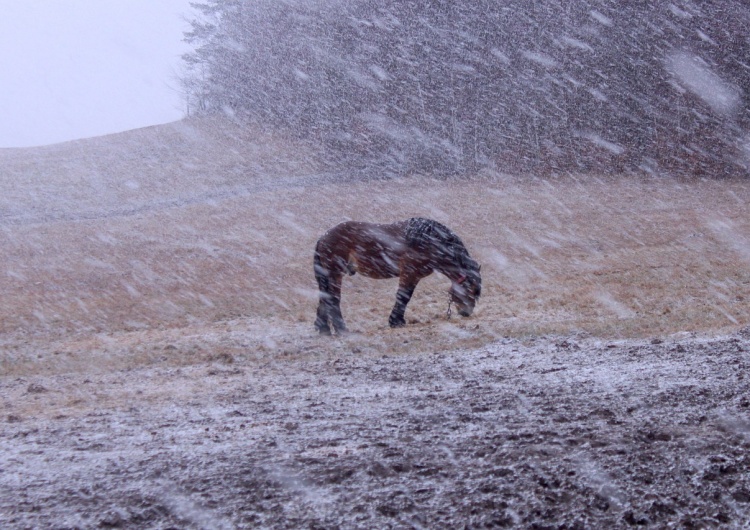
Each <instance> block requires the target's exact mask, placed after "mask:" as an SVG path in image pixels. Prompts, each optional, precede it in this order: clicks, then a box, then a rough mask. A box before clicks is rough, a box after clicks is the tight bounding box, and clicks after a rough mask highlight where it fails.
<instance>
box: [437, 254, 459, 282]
mask: <svg viewBox="0 0 750 530" xmlns="http://www.w3.org/2000/svg"><path fill="white" fill-rule="evenodd" d="M435 270H436V271H437V272H439V273H440V274H442V275H444V276H446V277H447V278H448V279H449V280H450V281H452V282H455V281H457V280H458V279H459V278H460V277H461V276H462V275H463V274H464V271H463V267H461V266H460V265H457V264H456V262H455V261H454V260H450V259H447V258H446V259H444V260H441V261H440V262H438V263H436V264H435Z"/></svg>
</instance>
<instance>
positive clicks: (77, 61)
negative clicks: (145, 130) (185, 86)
mask: <svg viewBox="0 0 750 530" xmlns="http://www.w3.org/2000/svg"><path fill="white" fill-rule="evenodd" d="M189 2H190V0H0V147H25V146H34V145H45V144H51V143H57V142H62V141H66V140H72V139H76V138H87V137H91V136H100V135H103V134H109V133H113V132H119V131H125V130H129V129H136V128H139V127H145V126H148V125H154V124H158V123H166V122H169V121H175V120H179V119H180V118H181V117H183V115H184V105H183V103H182V100H181V96H180V93H179V83H178V82H177V79H176V77H177V75H178V73H179V71H180V68H181V65H180V55H181V54H182V53H184V52H185V51H187V45H186V44H185V43H183V42H182V38H183V35H182V34H183V32H184V31H185V30H186V29H187V28H188V24H187V22H185V18H186V17H187V18H189V15H190V13H191V8H190V5H189Z"/></svg>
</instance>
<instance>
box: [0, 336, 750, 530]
mask: <svg viewBox="0 0 750 530" xmlns="http://www.w3.org/2000/svg"><path fill="white" fill-rule="evenodd" d="M399 336H400V338H401V339H403V340H404V341H406V340H409V339H408V333H405V332H399ZM321 341H322V339H321ZM340 342H341V343H342V344H341V347H342V348H343V349H344V350H345V351H347V353H345V354H343V355H329V354H328V353H326V346H325V344H323V345H321V348H320V349H314V350H313V351H311V352H310V354H309V357H308V359H305V360H300V359H297V360H285V359H278V358H268V359H266V360H265V361H264V362H253V363H250V362H235V363H231V364H226V363H219V362H217V363H210V364H197V365H194V366H190V367H182V368H153V367H152V368H143V369H138V370H129V371H125V372H117V373H110V374H102V375H97V376H85V375H75V374H68V375H60V376H53V377H46V378H28V377H27V378H17V379H13V380H5V381H4V382H3V384H2V394H3V396H4V399H6V400H12V401H13V402H14V403H16V406H17V408H19V409H21V410H23V412H18V413H17V414H9V415H7V416H6V417H5V418H3V426H2V430H1V431H0V451H1V452H2V454H3V461H2V464H0V522H2V526H3V527H5V528H460V527H464V526H466V527H470V528H492V527H498V528H503V527H507V528H516V527H521V528H628V527H631V526H649V527H658V528H669V527H675V528H742V527H746V526H747V525H748V524H750V414H749V412H750V385H749V384H748V378H747V377H746V375H745V374H747V372H748V368H750V353H749V352H750V333H748V332H742V333H738V334H734V335H731V336H726V337H721V338H711V339H705V338H695V337H689V336H681V337H675V338H672V339H668V340H665V341H663V342H662V341H661V340H653V341H642V340H641V341H633V340H629V341H612V342H609V341H601V340H598V339H580V338H576V337H566V338H561V337H558V338H537V339H527V340H523V341H521V340H516V339H505V340H501V341H499V342H497V343H494V344H491V345H488V346H486V347H483V348H479V349H476V350H472V351H453V352H440V351H432V352H427V351H422V352H419V353H415V354H412V355H395V356H394V355H388V354H387V352H383V354H382V355H381V354H378V355H362V354H360V353H357V349H358V346H357V344H358V340H357V337H356V336H353V337H348V338H345V339H341V340H340ZM71 396H78V398H77V399H78V403H69V404H68V407H67V408H66V409H65V411H64V412H62V413H61V412H60V411H61V407H59V406H58V407H55V405H54V404H55V403H59V402H60V401H62V400H65V399H70V398H71ZM115 403H116V405H114V404H115Z"/></svg>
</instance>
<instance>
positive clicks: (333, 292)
mask: <svg viewBox="0 0 750 530" xmlns="http://www.w3.org/2000/svg"><path fill="white" fill-rule="evenodd" d="M341 280H342V276H341V275H340V274H337V275H335V276H332V277H330V287H331V289H330V292H329V294H330V299H329V302H330V315H331V323H332V324H333V329H334V330H336V333H338V334H339V335H340V334H342V333H346V331H347V329H346V324H344V317H343V316H342V315H341Z"/></svg>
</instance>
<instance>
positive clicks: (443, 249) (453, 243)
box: [404, 217, 476, 269]
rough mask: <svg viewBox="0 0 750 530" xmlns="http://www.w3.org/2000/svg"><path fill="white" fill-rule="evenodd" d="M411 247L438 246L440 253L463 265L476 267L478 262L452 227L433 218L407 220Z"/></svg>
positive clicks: (407, 240)
mask: <svg viewBox="0 0 750 530" xmlns="http://www.w3.org/2000/svg"><path fill="white" fill-rule="evenodd" d="M404 236H405V238H406V244H407V245H409V246H410V247H436V249H437V250H438V252H439V253H440V254H443V255H444V256H445V257H446V258H448V259H451V260H453V261H455V262H457V263H458V264H459V265H460V266H461V267H463V268H467V269H475V268H476V262H475V261H474V260H473V259H471V257H469V251H468V250H466V247H465V246H464V243H463V241H461V238H459V237H458V236H457V235H456V234H454V233H453V232H452V231H451V230H450V228H448V227H447V226H445V225H443V224H441V223H438V222H437V221H434V220H432V219H425V218H423V217H412V218H411V219H409V220H407V221H406V229H405V231H404Z"/></svg>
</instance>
